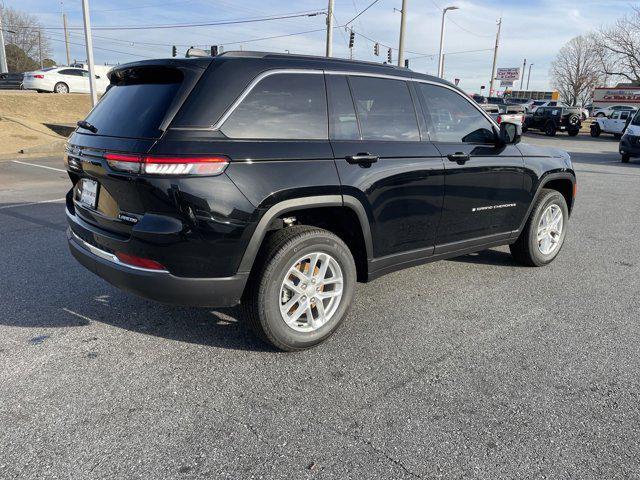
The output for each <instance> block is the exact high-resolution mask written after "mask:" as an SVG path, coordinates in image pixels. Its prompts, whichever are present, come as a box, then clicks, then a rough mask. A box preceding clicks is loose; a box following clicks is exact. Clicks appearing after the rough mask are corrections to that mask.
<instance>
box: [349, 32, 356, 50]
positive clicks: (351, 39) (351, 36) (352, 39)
mask: <svg viewBox="0 0 640 480" xmlns="http://www.w3.org/2000/svg"><path fill="white" fill-rule="evenodd" d="M355 41H356V32H354V31H353V30H351V33H350V34H349V48H353V44H354V42H355Z"/></svg>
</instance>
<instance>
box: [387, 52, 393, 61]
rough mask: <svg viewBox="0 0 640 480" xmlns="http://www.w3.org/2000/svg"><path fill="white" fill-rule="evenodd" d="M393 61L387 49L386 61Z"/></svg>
mask: <svg viewBox="0 0 640 480" xmlns="http://www.w3.org/2000/svg"><path fill="white" fill-rule="evenodd" d="M391 62H393V59H392V57H391V49H389V50H387V63H391Z"/></svg>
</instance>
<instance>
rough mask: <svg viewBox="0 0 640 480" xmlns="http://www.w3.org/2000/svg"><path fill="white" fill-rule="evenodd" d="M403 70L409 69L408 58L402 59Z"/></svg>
mask: <svg viewBox="0 0 640 480" xmlns="http://www.w3.org/2000/svg"><path fill="white" fill-rule="evenodd" d="M404 68H409V59H408V58H405V59H404Z"/></svg>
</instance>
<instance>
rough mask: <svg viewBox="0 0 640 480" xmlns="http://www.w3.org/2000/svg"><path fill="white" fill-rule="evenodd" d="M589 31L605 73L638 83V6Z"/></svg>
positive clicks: (639, 65)
mask: <svg viewBox="0 0 640 480" xmlns="http://www.w3.org/2000/svg"><path fill="white" fill-rule="evenodd" d="M633 10H634V12H633V14H631V15H625V16H624V17H622V18H619V19H618V20H617V21H616V23H615V24H614V25H613V26H610V27H604V28H601V29H600V30H599V31H598V32H596V33H595V34H593V35H592V37H591V38H592V41H593V44H594V49H595V52H596V54H597V55H598V58H599V62H600V68H601V69H602V71H603V72H604V73H605V74H606V75H607V76H612V77H617V78H621V79H626V80H629V81H631V82H633V83H640V9H639V8H637V7H634V9H633Z"/></svg>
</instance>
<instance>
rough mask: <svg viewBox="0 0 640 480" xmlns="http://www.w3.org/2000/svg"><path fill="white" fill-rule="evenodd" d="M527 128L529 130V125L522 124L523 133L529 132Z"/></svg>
mask: <svg viewBox="0 0 640 480" xmlns="http://www.w3.org/2000/svg"><path fill="white" fill-rule="evenodd" d="M527 130H529V127H527V126H526V125H522V133H527Z"/></svg>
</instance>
